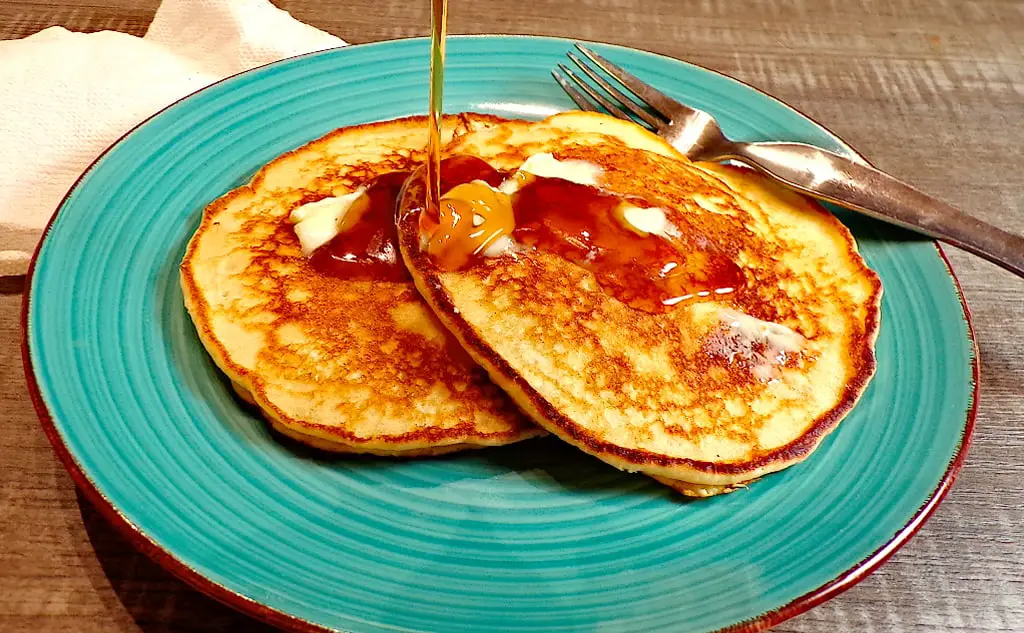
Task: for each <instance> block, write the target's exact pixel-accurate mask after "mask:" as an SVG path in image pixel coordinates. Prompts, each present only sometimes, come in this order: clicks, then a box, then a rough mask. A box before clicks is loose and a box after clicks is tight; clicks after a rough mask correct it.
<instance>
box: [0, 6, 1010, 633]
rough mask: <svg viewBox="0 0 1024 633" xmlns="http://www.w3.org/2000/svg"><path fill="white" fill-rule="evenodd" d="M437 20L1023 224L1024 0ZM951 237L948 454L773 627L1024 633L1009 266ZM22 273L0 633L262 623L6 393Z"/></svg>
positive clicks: (368, 22)
mask: <svg viewBox="0 0 1024 633" xmlns="http://www.w3.org/2000/svg"><path fill="white" fill-rule="evenodd" d="M275 2H276V4H278V6H280V7H281V8H283V9H286V10H288V11H290V12H292V14H293V15H295V16H296V17H297V18H299V19H301V20H304V21H306V22H309V23H311V24H314V25H316V26H318V27H320V28H323V29H325V30H327V31H330V32H332V33H334V34H336V35H338V36H340V37H342V38H345V39H346V40H348V41H349V42H352V43H358V42H367V41H373V40H381V39H387V38H394V37H406V36H411V35H422V34H425V33H426V30H427V17H428V2H427V1H426V0H419V1H409V0H275ZM157 4H158V2H157V0H0V39H10V38H18V37H24V36H26V35H29V34H31V33H33V32H35V31H37V30H39V29H41V28H44V27H47V26H51V25H62V26H65V27H67V28H70V29H76V30H82V31H95V30H100V29H117V30H121V31H125V32H128V33H132V34H136V35H142V34H143V33H144V31H145V29H146V26H147V25H148V23H149V21H150V20H151V19H152V16H153V13H154V12H155V10H156V6H157ZM450 32H452V33H485V32H504V33H535V34H549V35H562V36H569V37H578V38H586V39H594V40H603V41H608V42H614V43H619V44H626V45H630V46H636V47H639V48H645V49H648V50H653V51H656V52H659V53H664V54H667V55H671V56H674V57H678V58H681V59H685V60H689V61H693V62H697V63H699V64H703V65H706V66H710V67H712V68H715V69H717V70H720V71H722V72H725V73H728V74H730V75H733V76H735V77H738V78H740V79H742V80H744V81H747V82H750V83H753V84H755V85H757V86H759V87H761V88H763V89H765V90H767V91H769V92H771V93H773V94H775V95H777V96H779V97H780V98H782V99H783V100H785V101H788V102H790V103H792V104H793V105H795V106H797V107H798V108H800V109H801V110H803V111H804V112H806V113H808V114H809V115H811V116H812V117H814V118H816V119H818V120H819V121H822V122H824V123H825V124H826V125H828V126H829V127H830V128H832V129H833V130H834V131H835V132H837V133H838V134H839V135H840V136H842V137H844V138H845V139H846V140H847V141H849V142H850V143H851V144H852V145H853V146H854V147H857V148H858V149H859V150H860V151H861V152H862V153H863V154H864V155H866V156H868V157H869V158H870V159H872V160H873V161H874V162H875V163H876V164H877V165H879V166H880V167H881V168H883V169H886V170H889V171H891V172H893V173H894V174H897V175H899V176H902V177H904V178H905V179H907V180H909V181H910V182H913V183H915V184H917V185H919V186H920V187H922V188H924V189H925V190H927V191H930V192H932V193H934V194H936V195H938V196H940V197H943V198H945V199H946V200H948V201H950V202H951V203H953V204H955V205H957V206H960V207H962V208H964V209H966V210H968V211H970V212H972V213H975V214H977V215H978V216H980V217H982V218H984V219H985V220H988V221H990V222H994V223H997V224H999V225H1001V226H1003V227H1004V228H1006V229H1008V230H1012V231H1016V232H1018V233H1024V208H1022V207H1024V4H1022V3H1021V2H1009V1H997V0H975V1H969V2H961V1H955V0H793V1H788V2H787V1H783V0H770V1H764V2H746V1H743V2H740V1H724V0H715V1H712V0H699V1H698V0H694V1H672V0H574V1H570V0H544V1H532V0H518V1H516V0H513V1H509V0H453V3H452V7H451V22H450ZM3 89H4V87H0V90H3ZM0 116H2V114H0ZM949 251H950V259H951V260H952V261H953V264H954V268H955V270H956V272H957V274H958V275H959V277H960V280H961V282H962V283H963V286H964V291H965V293H966V296H967V299H968V302H969V304H970V307H971V309H972V311H973V314H974V320H975V326H976V328H977V333H978V340H979V345H980V348H981V358H982V389H981V404H980V408H979V413H978V424H977V431H976V434H975V440H974V446H973V448H972V449H971V452H970V455H969V457H968V459H967V463H966V466H965V469H964V471H963V472H962V474H961V475H960V479H959V480H958V482H957V484H956V485H955V486H954V488H953V490H952V492H951V494H950V495H949V497H948V498H947V500H946V502H945V503H944V504H943V505H942V506H941V507H940V508H939V510H938V512H937V513H936V515H935V516H934V517H933V518H932V519H931V521H930V522H929V523H928V524H927V525H925V527H924V529H922V530H921V532H920V533H919V534H918V535H917V537H915V538H914V539H913V540H912V541H911V542H910V543H909V544H908V545H907V546H906V547H905V548H903V549H902V550H901V551H900V552H898V553H897V554H896V555H895V556H894V557H893V558H892V559H891V560H890V561H889V562H888V563H887V564H886V565H884V566H883V567H882V568H881V569H880V570H879V571H877V572H876V573H875V574H874V575H872V576H871V577H869V578H868V579H867V580H865V581H864V582H862V583H861V584H860V585H858V586H856V587H855V588H853V589H852V590H850V591H848V592H846V593H845V594H843V595H841V596H839V597H838V598H836V599H834V600H832V601H830V602H828V603H826V604H824V605H822V606H820V607H818V608H816V609H813V610H812V611H810V612H809V613H807V614H804V615H802V616H799V617H797V618H795V619H793V620H790V621H788V622H786V623H783V624H781V625H780V626H778V627H777V628H776V629H775V630H777V631H783V632H789V633H795V632H810V631H828V632H833V631H838V632H843V633H854V632H857V633H864V632H882V631H885V632H894V633H911V632H915V633H919V632H920V633H928V632H936V633H951V632H965V633H984V632H995V631H1018V632H1020V631H1024V491H1022V488H1024V465H1022V464H1024V280H1021V279H1016V278H1014V277H1012V276H1011V275H1009V274H1008V273H1005V272H1003V271H1001V270H999V269H997V268H995V267H994V266H992V265H989V264H987V263H984V262H982V261H981V260H978V259H975V258H972V257H970V256H967V255H965V254H963V253H960V252H957V251H955V250H953V249H949ZM23 283H24V282H23V280H22V279H11V278H7V279H2V281H0V419H2V427H0V631H4V632H7V633H16V632H17V633H22V632H32V633H51V632H57V631H76V632H82V633H87V632H96V633H112V632H125V631H144V632H146V633H157V632H161V633H163V632H169V633H179V632H192V631H209V632H213V631H218V632H220V631H267V630H269V629H268V628H267V627H265V626H263V625H261V624H259V623H256V622H254V621H252V620H250V619H248V618H246V617H244V616H241V615H238V614H236V613H234V612H233V611H231V610H230V609H228V608H226V607H223V606H221V605H219V604H217V603H215V602H213V601H212V600H210V599H208V598H206V597H204V596H202V595H200V594H198V593H196V592H194V591H192V590H191V589H189V588H188V587H186V586H185V585H184V584H182V583H181V582H179V581H178V580H176V579H175V578H173V577H171V576H170V575H168V574H167V573H166V572H164V571H163V570H162V569H160V568H159V567H157V566H156V565H154V564H153V563H151V562H150V561H149V560H148V559H146V558H145V557H143V556H142V555H140V554H137V553H135V552H134V551H133V550H132V549H131V548H130V547H129V546H128V544H127V543H126V542H125V541H124V540H123V539H122V538H120V536H118V534H116V533H115V532H114V531H113V529H112V528H111V527H109V526H108V525H107V524H106V523H105V522H104V521H103V519H101V518H100V517H99V516H98V515H97V513H96V512H95V511H94V510H93V509H92V508H91V507H90V506H89V504H88V502H86V501H84V499H82V498H81V497H79V496H78V495H77V494H76V492H75V489H74V487H73V485H72V484H71V481H70V479H69V478H68V476H67V475H66V474H65V473H64V471H63V469H62V468H61V466H60V465H59V464H58V463H57V461H56V459H55V457H54V455H53V453H52V451H51V449H50V446H49V444H48V443H47V441H46V439H45V437H44V436H43V433H42V431H41V430H40V428H39V424H38V422H37V419H36V415H35V412H34V410H33V408H32V405H31V404H30V402H29V399H28V396H27V395H26V392H25V382H24V377H23V374H22V369H21V359H20V351H19V340H20V331H19V327H20V326H19V318H18V315H19V309H20V301H21V299H20V293H21V290H22V286H23Z"/></svg>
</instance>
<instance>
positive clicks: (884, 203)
mask: <svg viewBox="0 0 1024 633" xmlns="http://www.w3.org/2000/svg"><path fill="white" fill-rule="evenodd" d="M724 158H733V159H735V160H738V161H740V162H742V163H746V164H747V165H750V166H751V167H754V168H755V169H757V170H758V171H761V172H763V173H764V174H766V175H768V176H770V177H772V178H774V179H775V180H778V181H779V182H781V183H782V184H784V185H787V186H788V187H790V188H792V189H796V190H797V191H800V192H802V193H805V194H807V195H810V196H813V197H815V198H819V199H821V200H825V201H827V202H832V203H835V204H838V205H840V206H843V207H847V208H849V209H853V210H854V211H859V212H861V213H864V214H867V215H869V216H871V217H873V218H877V219H879V220H882V221H885V222H890V223H893V224H898V225H900V226H903V227H906V228H909V229H912V230H915V231H918V232H920V233H924V234H925V235H929V236H931V237H933V238H936V239H940V240H942V241H944V242H948V243H950V244H952V245H953V246H957V247H959V248H962V249H964V250H965V251H969V252H971V253H974V254H975V255H978V256H980V257H983V258H985V259H987V260H989V261H990V262H992V263H994V264H997V265H999V266H1002V267H1003V268H1005V269H1006V270H1009V271H1010V272H1012V273H1014V274H1016V275H1018V276H1020V277H1024V237H1020V236H1018V235H1014V234H1012V233H1007V232H1006V231H1003V230H1002V229H999V228H996V227H995V226H992V225H991V224H988V223H987V222H982V221H981V220H979V219H978V218H976V217H973V216H971V215H968V214H966V213H964V212H963V211H960V210H959V209H957V208H955V207H952V206H950V205H948V204H946V203H944V202H941V201H939V200H936V199H935V198H933V197H931V196H929V195H928V194H926V193H923V192H921V191H919V190H917V189H915V188H913V187H911V186H910V185H908V184H906V183H904V182H901V181H900V180H897V179H896V178H893V177H892V176H890V175H889V174H886V173H885V172H882V171H879V170H877V169H875V168H873V167H869V166H867V165H863V164H860V163H856V162H854V161H852V160H850V159H848V158H845V157H843V156H840V155H838V154H834V153H832V152H829V151H826V150H823V149H820V148H818V147H814V146H812V145H805V144H803V143H733V144H731V146H730V147H729V151H728V155H727V156H723V159H724Z"/></svg>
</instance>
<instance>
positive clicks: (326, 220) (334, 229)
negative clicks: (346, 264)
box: [288, 187, 366, 257]
mask: <svg viewBox="0 0 1024 633" xmlns="http://www.w3.org/2000/svg"><path fill="white" fill-rule="evenodd" d="M364 193H366V187H360V188H358V189H356V190H355V191H353V192H352V193H347V194H345V195H343V196H336V197H330V198H324V199H323V200H317V201H316V202H310V203H308V204H304V205H302V206H300V207H298V208H297V209H295V210H294V211H292V213H291V215H290V216H289V218H288V219H289V220H291V222H293V223H294V224H295V227H294V228H295V235H296V237H298V238H299V245H300V246H301V247H302V254H303V255H305V256H306V257H309V256H310V255H312V254H313V251H315V250H316V249H318V248H320V247H321V246H323V245H324V244H326V243H327V242H330V241H331V240H333V239H334V238H335V236H337V235H338V233H339V231H340V227H341V223H342V220H344V219H345V215H346V214H347V213H348V212H349V211H350V210H351V209H352V205H353V204H355V202H356V200H358V199H359V198H360V197H361V196H362V195H363V194H364Z"/></svg>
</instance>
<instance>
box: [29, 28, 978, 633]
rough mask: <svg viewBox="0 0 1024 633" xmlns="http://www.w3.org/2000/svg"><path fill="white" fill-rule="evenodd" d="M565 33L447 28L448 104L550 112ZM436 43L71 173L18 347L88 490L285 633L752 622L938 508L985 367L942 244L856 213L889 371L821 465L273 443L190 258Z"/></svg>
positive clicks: (326, 72) (839, 578)
mask: <svg viewBox="0 0 1024 633" xmlns="http://www.w3.org/2000/svg"><path fill="white" fill-rule="evenodd" d="M570 47H571V42H569V41H567V40H563V39H554V38H539V37H510V36H482V37H459V38H454V39H453V40H452V41H451V42H450V45H449V70H448V77H447V79H448V81H447V87H446V95H445V96H446V106H447V109H448V110H450V111H464V110H475V111H482V112H490V113H494V114H499V115H506V116H528V117H534V118H536V117H540V116H543V115H545V114H548V113H551V112H554V111H559V110H565V109H570V108H571V107H572V103H571V102H570V101H569V100H568V98H566V97H565V96H564V95H563V94H562V92H561V91H560V90H559V88H558V87H557V85H556V84H555V82H554V81H553V80H552V79H551V77H550V74H549V73H550V70H551V68H553V67H554V66H555V65H556V64H557V63H558V62H560V61H562V60H563V57H564V55H565V52H566V51H567V50H568V49H569V48H570ZM595 48H596V49H597V50H598V51H600V52H601V53H603V54H605V55H607V56H608V57H609V58H610V59H612V60H614V61H616V62H617V63H619V64H621V65H622V66H624V67H626V68H627V69H629V70H631V71H633V72H635V73H636V74H637V75H639V76H640V77H642V78H643V79H646V80H648V81H650V82H651V83H653V84H655V85H656V86H658V87H660V88H661V89H662V90H664V91H665V92H667V93H668V94H670V95H672V96H674V97H677V98H679V99H681V100H683V101H686V102H687V103H690V104H692V105H694V106H697V107H699V108H703V109H705V110H708V111H710V112H712V113H713V114H714V115H715V116H716V117H718V120H719V121H721V123H722V127H723V128H724V129H725V131H726V133H728V134H729V135H732V136H734V137H736V138H739V139H744V140H756V139H770V140H790V141H805V142H809V143H815V144H818V145H820V146H823V147H826V148H830V149H833V150H837V151H847V152H849V151H851V150H849V148H848V147H846V146H845V145H844V144H843V143H842V142H841V141H840V140H839V139H837V138H836V137H834V136H833V135H831V134H830V133H829V132H828V131H826V130H825V129H823V128H822V127H820V126H819V125H817V124H815V123H814V122H812V121H810V120H809V119H807V118H806V117H804V116H802V115H801V114H799V113H798V112H796V111H794V110H793V109H791V108H789V107H788V106H786V105H783V104H782V103H780V102H778V101H776V100H774V99H772V98H770V97H768V96H766V95H764V94H762V93H760V92H758V91H756V90H754V89H753V88H750V87H749V86H746V85H743V84H741V83H738V82H736V81H734V80H731V79H729V78H727V77H724V76H722V75H719V74H716V73H713V72H711V71H708V70H705V69H702V68H699V67H696V66H692V65H689V64H685V63H682V62H679V61H676V60H673V59H669V58H665V57H660V56H657V55H653V54H650V53H645V52H640V51H636V50H632V49H627V48H620V47H613V46H606V45H595ZM427 59H428V51H427V42H426V41H424V40H422V39H417V40H402V41H394V42H382V43H378V44H368V45H362V46H353V47H349V48H344V49H339V50H332V51H327V52H323V53H317V54H313V55H307V56H303V57H298V58H294V59H289V60H286V61H283V62H279V63H276V64H271V65H269V66H265V67H263V68H259V69H257V70H254V71H251V72H247V73H244V74H241V75H238V76H236V77H232V78H230V79H227V80H225V81H223V82H221V83H218V84H216V85H214V86H211V87H209V88H207V89H205V90H203V91H201V92H199V93H197V94H195V95H192V96H191V97H189V98H187V99H185V100H183V101H181V102H179V103H177V104H175V105H173V106H171V107H169V108H167V109H166V110H164V111H163V112H161V113H160V114H158V115H156V116H154V117H153V118H151V119H150V120H148V121H147V122H145V123H144V124H142V125H140V126H139V127H137V128H136V129H135V130H133V131H131V132H130V133H129V134H127V135H126V136H125V137H124V138H123V139H121V141H120V142H118V143H117V144H116V145H114V146H113V147H112V148H110V150H108V151H107V152H106V153H105V154H104V155H103V156H102V157H101V158H100V159H99V160H97V162H96V163H95V164H94V165H93V166H92V167H91V168H90V169H89V170H88V171H87V172H86V174H85V175H84V176H83V177H82V178H81V180H80V181H79V182H78V184H76V185H75V187H74V188H73V189H72V190H71V192H70V193H69V194H68V196H67V198H66V199H65V201H64V203H63V204H62V206H61V208H60V210H59V212H58V213H57V215H56V217H55V219H54V220H53V222H52V224H51V226H50V227H49V229H48V231H47V233H46V237H45V239H44V240H43V242H42V244H41V246H40V248H39V250H38V252H37V254H36V258H35V261H34V265H33V270H32V272H31V279H30V283H29V290H28V294H27V300H26V302H25V310H24V323H25V348H24V349H25V363H26V367H27V375H28V380H29V385H30V387H31V388H32V391H33V392H34V394H33V395H34V398H35V402H36V406H37V408H38V410H39V413H40V417H41V418H42V420H43V426H44V428H45V429H46V431H47V433H48V434H49V436H50V439H51V440H52V442H53V444H54V446H55V447H56V449H57V452H58V454H59V455H60V456H61V458H62V459H63V461H64V463H65V465H66V466H67V467H68V469H69V470H70V471H71V473H72V475H73V477H74V479H75V480H76V482H77V483H78V484H79V485H80V486H81V487H82V488H83V490H84V491H85V492H86V493H87V494H88V496H89V497H90V498H91V500H92V501H93V502H95V503H96V504H97V506H98V507H99V508H100V509H101V510H102V511H103V512H104V513H105V514H106V516H108V517H109V518H110V519H111V520H112V521H113V522H114V523H115V524H117V525H119V526H120V527H122V528H124V530H125V531H126V533H128V534H129V536H130V537H131V538H132V540H133V542H134V543H135V544H136V545H137V546H139V547H140V548H141V549H143V550H144V551H146V552H147V553H148V554H149V555H151V556H153V557H154V558H155V559H156V560H157V561H158V562H159V563H161V564H163V565H164V566H166V567H167V568H169V569H170V570H171V571H172V572H174V573H176V574H178V575H179V576H181V577H183V578H184V579H186V580H188V581H189V582H191V583H193V584H194V585H195V586H197V587H198V588H199V589H201V590H203V591H205V592H208V593H210V594H212V595H213V596H215V597H216V598H218V599H220V600H223V601H224V602H227V603H229V604H231V605H234V606H236V607H238V608H240V609H242V610H243V611H246V612H248V613H251V614H253V615H255V616H257V617H260V618H263V619H265V620H268V621H270V622H272V623H275V624H278V625H281V626H285V627H288V628H293V629H298V630H309V631H321V630H340V631H352V632H358V633H379V632H385V631H386V632H389V633H393V632H394V631H424V632H426V631H438V632H442V631H443V632H444V633H454V632H460V631H473V632H480V631H503V632H512V631H551V632H554V631H597V630H602V631H679V632H683V631H685V632H697V631H713V630H720V629H731V630H737V631H740V630H742V631H751V630H762V629H763V628H766V627H767V626H770V625H772V624H774V623H777V622H780V621H781V620H783V619H785V618H787V617H790V616H792V615H794V614H796V613H799V612H801V611H803V610H805V609H807V608H810V607H811V606H813V605H814V604H817V603H819V602H821V601H822V600H825V599H827V598H829V597H831V596H833V595H835V594H837V593H839V592H840V591H842V590H843V589H845V588H847V587H849V586H850V585H852V584H853V583H855V582H856V581H857V580H859V579H861V578H862V577H864V576H865V575H867V573H869V572H870V571H871V570H872V569H874V568H875V567H876V566H877V565H878V564H880V563H881V562H882V561H883V560H884V559H885V558H886V557H887V556H889V555H890V554H891V553H892V552H893V551H895V550H896V549H897V548H898V547H899V546H900V545H902V544H903V543H904V542H905V541H906V540H907V539H908V538H909V537H910V536H911V534H912V533H913V532H914V531H915V530H916V529H917V528H918V527H919V526H920V524H921V523H922V522H923V521H924V520H925V519H926V518H927V516H928V515H929V514H930V513H931V512H932V511H933V510H934V508H935V506H936V505H937V504H938V502H939V500H940V499H941V498H942V496H943V495H944V494H945V492H946V490H947V489H948V487H949V486H950V484H951V483H952V480H953V477H954V476H955V474H956V471H957V470H958V468H959V465H960V463H961V461H962V459H963V456H964V451H965V448H966V445H967V443H968V439H969V436H970V430H971V427H972V423H973V409H974V404H975V389H976V387H977V358H976V351H975V345H974V341H973V338H972V334H971V328H970V324H969V321H968V318H967V314H966V309H965V307H964V305H963V301H962V297H961V296H960V293H959V290H958V287H957V284H956V281H955V279H954V278H953V277H952V275H951V272H950V270H949V268H948V265H947V263H946V262H945V260H944V258H943V257H942V255H941V252H940V251H938V250H937V249H936V247H935V245H934V243H932V242H930V241H927V240H920V239H915V238H913V237H912V236H910V235H909V234H907V233H905V232H902V231H899V230H896V229H893V228H890V227H887V226H883V225H880V224H877V223H875V222H873V221H870V220H866V219H862V218H859V217H852V216H848V215H841V218H842V219H843V221H844V222H847V223H848V225H849V226H850V228H851V229H852V230H853V232H854V233H855V234H856V236H857V239H858V241H859V243H860V247H861V249H862V251H863V253H864V256H865V258H866V259H867V262H868V264H869V265H870V266H871V267H872V268H874V269H875V270H877V271H878V273H879V275H881V278H882V281H883V283H884V285H885V300H884V304H883V306H882V331H881V335H880V337H879V339H878V374H877V375H876V377H875V379H874V380H873V381H872V383H871V386H870V388H869V389H868V391H867V393H866V394H865V395H864V397H863V399H862V401H861V402H860V404H858V405H857V407H856V409H855V410H854V411H853V412H852V413H851V414H850V416H849V418H848V419H847V420H846V421H844V422H843V424H842V425H841V426H840V427H839V429H838V431H836V432H835V433H834V434H833V435H831V436H830V437H829V438H828V439H827V440H826V441H825V442H824V443H823V444H822V446H821V448H820V449H818V451H817V452H816V453H815V454H814V455H813V456H812V457H811V458H810V459H808V460H807V461H806V462H804V463H802V464H799V465H797V466H794V467H793V468H790V469H788V470H786V471H784V472H782V473H779V474H776V475H771V476H769V477H766V478H765V479H764V480H762V481H760V482H758V483H757V484H755V485H753V486H751V487H750V489H748V490H743V491H740V492H737V493H735V494H730V495H725V496H722V497H717V498H712V499H708V500H703V501H696V502H687V501H683V500H681V499H680V498H679V497H677V496H676V495H675V494H674V493H671V492H670V491H669V490H668V489H667V488H664V487H662V486H659V485H657V484H655V483H653V482H652V481H650V480H648V479H647V478H645V477H641V476H635V475H627V474H624V473H620V472H618V471H616V470H614V469H612V468H610V467H607V466H605V465H603V464H602V463H600V462H598V461H596V460H593V459H590V458H588V457H587V456H585V455H583V454H581V453H579V452H577V451H575V450H572V449H570V448H568V447H566V446H563V445H561V444H559V443H558V442H557V441H554V440H551V439H545V440H537V441H531V442H528V443H525V444H521V445H518V446H510V447H505V448H501V449H491V450H486V451H480V452H474V453H467V454H464V455H457V456H453V457H447V458H441V459H424V460H413V461H393V460H384V459H351V458H338V457H329V456H324V455H321V454H318V453H314V452H311V451H306V450H303V449H301V448H296V447H295V446H293V445H291V444H288V445H286V444H282V443H281V442H279V441H277V440H276V439H275V437H272V436H271V435H270V433H269V431H268V429H267V426H266V424H264V422H263V421H262V420H260V419H259V418H257V417H256V416H254V415H253V413H252V412H251V411H250V410H248V409H246V408H244V407H242V406H241V405H240V404H239V403H238V401H237V400H236V399H235V398H234V397H233V396H232V393H231V389H230V386H229V384H228V383H227V382H226V381H225V379H223V378H222V377H221V375H220V374H219V373H218V372H217V370H216V369H215V367H214V365H213V363H212V362H211V361H210V360H209V358H208V357H207V355H206V353H205V351H204V350H203V348H202V346H201V345H200V343H199V341H198V339H197V338H196V335H195V333H194V331H193V328H192V324H191V322H190V320H189V318H188V315H187V314H186V312H185V310H184V308H183V307H182V296H181V291H180V290H179V287H178V263H179V262H180V260H181V257H182V254H183V253H184V249H185V244H186V241H187V240H188V239H189V236H190V235H191V234H192V232H193V231H194V230H195V228H196V226H197V225H198V222H199V218H200V214H201V212H202V209H203V207H204V206H205V205H206V204H207V203H208V202H209V201H211V200H213V199H214V198H216V197H218V196H220V195H221V194H223V193H225V192H226V191H228V190H230V189H232V188H233V187H236V186H238V185H240V184H242V183H244V182H245V181H246V180H247V179H248V178H249V177H250V176H251V175H252V174H253V173H254V172H255V171H256V169H257V168H258V167H259V166H261V165H263V164H264V163H266V162H268V161H270V160H271V159H272V158H274V157H275V156H277V155H279V154H281V153H283V152H285V151H286V150H289V149H292V148H294V147H296V146H298V145H300V144H302V143H304V142H306V141H308V140H311V139H313V138H316V137H318V136H321V135H323V134H325V133H327V132H328V131H330V130H332V129H334V128H336V127H338V126H344V125H351V124H356V123H363V122H367V121H374V120H381V119H390V118H393V117H398V116H403V115H409V114H414V113H421V112H423V111H424V109H425V106H426V103H427V95H426V85H427V82H426V72H427Z"/></svg>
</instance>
